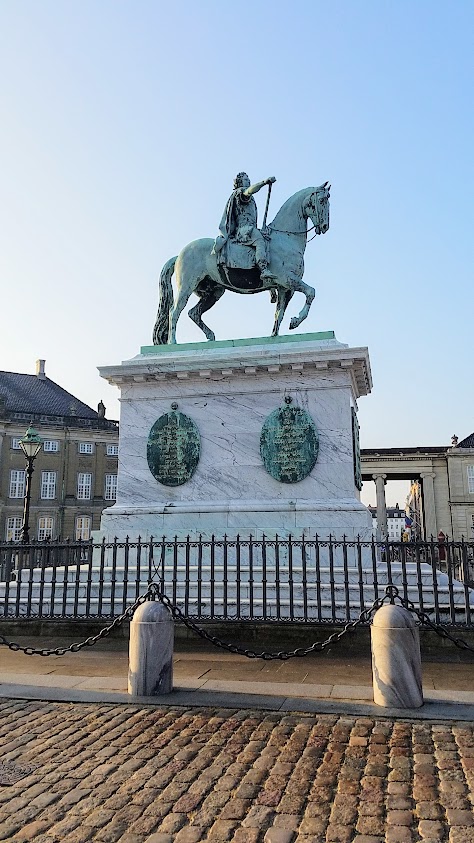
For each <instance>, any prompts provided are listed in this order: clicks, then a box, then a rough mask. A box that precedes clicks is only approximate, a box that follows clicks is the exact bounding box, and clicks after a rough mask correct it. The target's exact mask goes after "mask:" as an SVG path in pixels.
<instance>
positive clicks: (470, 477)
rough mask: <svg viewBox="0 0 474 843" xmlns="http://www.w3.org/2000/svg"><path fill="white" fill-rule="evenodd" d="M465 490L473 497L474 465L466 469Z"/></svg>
mask: <svg viewBox="0 0 474 843" xmlns="http://www.w3.org/2000/svg"><path fill="white" fill-rule="evenodd" d="M467 490H468V492H469V494H470V495H474V465H468V467H467Z"/></svg>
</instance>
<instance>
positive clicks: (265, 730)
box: [0, 700, 474, 843]
mask: <svg viewBox="0 0 474 843" xmlns="http://www.w3.org/2000/svg"><path fill="white" fill-rule="evenodd" d="M0 735H1V746H2V755H1V761H2V763H4V764H8V765H13V766H14V767H21V766H28V765H29V766H30V767H31V766H35V769H34V770H32V771H31V770H30V771H27V775H26V777H24V778H22V779H21V780H19V781H17V782H16V783H14V784H9V785H2V786H0V840H8V841H12V843H20V841H21V843H29V841H32V842H34V843H86V841H96V843H173V841H176V843H199V841H214V843H224V841H235V843H352V842H353V843H384V842H385V841H387V843H392V841H393V843H418V841H422V843H435V841H436V843H474V816H473V801H474V726H473V724H471V723H465V722H463V723H458V724H457V723H455V722H454V723H453V722H449V723H448V722H446V723H442V722H441V723H440V722H439V721H436V722H434V721H433V722H432V721H423V722H419V721H412V722H411V721H410V720H409V719H407V720H403V721H400V720H398V721H393V720H388V719H383V718H380V719H375V718H372V717H357V716H353V717H351V716H344V717H341V716H337V715H327V714H326V715H308V714H291V715H288V714H282V713H273V712H260V711H255V710H236V709H234V710H231V709H210V708H194V707H193V708H187V709H186V708H178V707H165V706H163V707H141V706H139V705H137V706H126V705H108V704H107V705H106V704H90V703H84V704H78V703H55V702H28V701H16V700H7V701H2V702H1V703H0Z"/></svg>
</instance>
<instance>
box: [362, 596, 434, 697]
mask: <svg viewBox="0 0 474 843" xmlns="http://www.w3.org/2000/svg"><path fill="white" fill-rule="evenodd" d="M371 642H372V676H373V685H374V702H375V703H376V704H377V705H383V706H386V707H390V708H420V706H422V705H423V689H422V683H421V655H420V635H419V631H418V628H417V626H416V624H415V621H414V619H413V616H412V615H411V613H410V612H409V611H408V609H405V608H404V607H403V606H394V605H389V606H387V605H386V606H382V608H381V609H379V610H378V611H377V612H376V613H375V615H374V621H373V624H372V626H371Z"/></svg>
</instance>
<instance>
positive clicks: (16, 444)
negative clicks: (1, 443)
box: [11, 436, 21, 451]
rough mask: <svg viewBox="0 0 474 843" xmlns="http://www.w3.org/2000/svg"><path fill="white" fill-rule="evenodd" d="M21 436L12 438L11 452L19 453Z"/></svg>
mask: <svg viewBox="0 0 474 843" xmlns="http://www.w3.org/2000/svg"><path fill="white" fill-rule="evenodd" d="M20 442H21V436H12V443H11V447H12V450H13V451H21V445H20Z"/></svg>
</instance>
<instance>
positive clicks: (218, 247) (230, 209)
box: [212, 187, 242, 261]
mask: <svg viewBox="0 0 474 843" xmlns="http://www.w3.org/2000/svg"><path fill="white" fill-rule="evenodd" d="M241 192H242V188H241V187H238V188H236V190H233V191H232V193H231V194H230V196H229V199H228V200H227V204H226V206H225V208H224V213H223V214H222V219H221V221H220V223H219V231H220V234H219V235H218V236H217V237H216V241H215V243H214V248H213V250H212V251H213V253H214V254H215V255H218V260H219V261H222V259H223V255H221V256H219V253H220V252H222V249H223V248H224V246H225V244H226V243H227V241H228V239H229V237H232V234H233V233H234V223H233V220H232V218H233V215H234V205H235V200H236V198H237V194H238V193H241ZM224 254H225V252H224Z"/></svg>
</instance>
